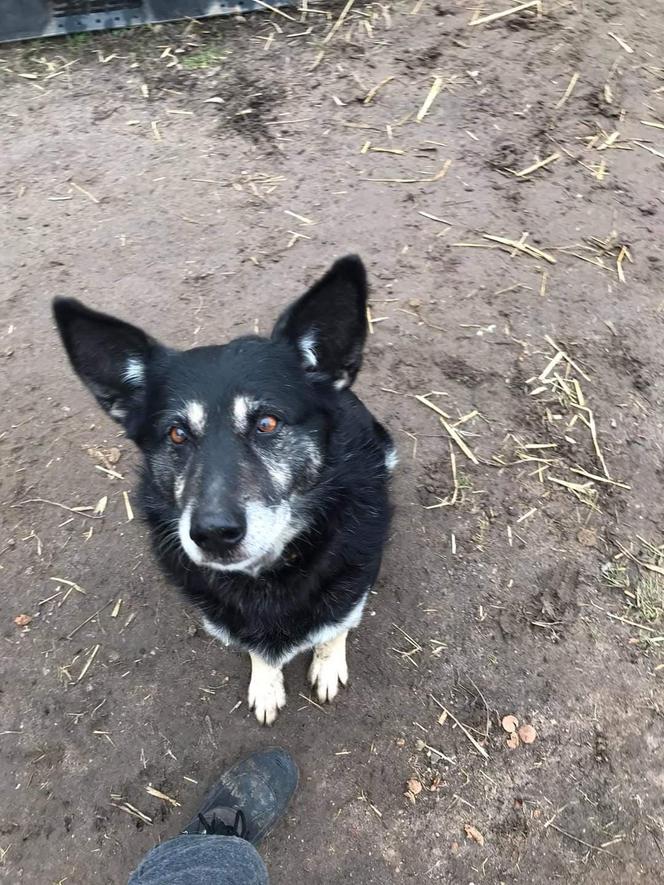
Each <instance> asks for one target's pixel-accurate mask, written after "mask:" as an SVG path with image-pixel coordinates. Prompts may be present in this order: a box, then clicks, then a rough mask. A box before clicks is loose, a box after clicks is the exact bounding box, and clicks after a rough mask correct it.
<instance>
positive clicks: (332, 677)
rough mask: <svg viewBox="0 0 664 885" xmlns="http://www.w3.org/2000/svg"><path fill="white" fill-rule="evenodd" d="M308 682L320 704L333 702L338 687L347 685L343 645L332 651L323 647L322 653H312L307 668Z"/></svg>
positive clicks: (346, 667)
mask: <svg viewBox="0 0 664 885" xmlns="http://www.w3.org/2000/svg"><path fill="white" fill-rule="evenodd" d="M309 682H310V683H311V685H312V686H313V687H314V688H315V689H316V694H317V696H318V700H319V701H320V702H321V704H324V703H326V702H328V701H332V700H334V698H335V697H336V696H337V694H338V692H339V685H347V684H348V665H347V664H346V646H345V643H344V644H343V645H339V646H337V647H336V648H334V649H333V650H330V649H329V648H324V647H323V650H322V651H319V650H318V649H316V650H315V651H314V657H313V660H312V662H311V667H310V668H309Z"/></svg>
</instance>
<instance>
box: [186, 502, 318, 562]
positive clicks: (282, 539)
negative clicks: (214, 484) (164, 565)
mask: <svg viewBox="0 0 664 885" xmlns="http://www.w3.org/2000/svg"><path fill="white" fill-rule="evenodd" d="M191 513H192V505H191V504H188V505H187V506H186V507H185V508H184V510H183V512H182V516H181V517H180V520H179V523H178V533H179V536H180V544H181V546H182V549H183V550H184V552H185V553H186V554H187V556H188V557H189V559H191V561H192V562H193V563H194V564H195V565H198V566H201V567H204V568H209V569H212V570H213V571H219V572H244V573H245V574H248V575H251V576H252V577H256V576H257V575H259V574H260V573H261V572H263V571H265V570H266V569H269V568H270V567H271V566H273V565H274V564H275V563H276V562H277V561H278V560H279V558H280V557H281V555H282V554H283V552H284V550H285V548H286V546H287V545H288V544H289V543H290V542H291V541H292V540H293V538H295V537H296V535H297V534H298V533H299V531H300V530H301V525H299V522H298V520H296V519H294V517H293V514H292V509H291V506H290V504H289V503H288V502H287V501H282V502H281V503H280V504H276V505H266V504H261V503H259V502H253V501H249V502H248V503H247V505H246V508H245V515H246V521H247V531H246V534H245V536H244V538H243V540H242V541H241V542H240V543H239V544H237V545H235V546H234V547H232V548H230V549H229V550H228V552H227V553H225V554H224V555H223V556H220V555H219V554H211V553H208V552H207V551H205V550H203V549H202V547H199V545H198V544H196V542H195V541H194V540H193V539H192V537H191V534H190V531H191Z"/></svg>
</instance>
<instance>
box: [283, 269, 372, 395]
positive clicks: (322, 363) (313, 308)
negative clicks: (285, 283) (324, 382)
mask: <svg viewBox="0 0 664 885" xmlns="http://www.w3.org/2000/svg"><path fill="white" fill-rule="evenodd" d="M367 294H368V290H367V274H366V271H365V269H364V265H363V264H362V262H361V261H360V259H359V258H358V257H357V256H356V255H348V256H347V257H346V258H340V259H339V260H338V261H336V262H335V263H334V264H333V265H332V267H331V268H330V270H328V272H327V273H326V274H325V276H324V277H322V278H321V279H320V280H319V281H318V282H317V283H315V284H314V285H313V286H312V287H311V289H309V291H308V292H306V293H305V294H304V295H303V296H302V297H301V298H299V299H298V300H297V301H295V302H294V303H293V304H291V306H290V307H289V308H287V309H286V310H285V311H284V313H283V314H282V315H281V316H280V317H279V319H278V320H277V322H276V325H275V327H274V330H273V332H272V337H273V338H275V339H278V338H281V339H286V340H288V341H290V342H291V343H292V344H294V345H295V346H296V347H297V348H298V350H299V352H300V354H301V358H302V362H303V363H304V366H305V368H307V369H309V370H311V371H314V372H320V373H322V374H324V375H327V376H328V377H330V378H332V379H333V380H334V384H335V387H337V388H338V389H342V388H344V387H350V385H351V384H352V383H353V381H354V380H355V376H356V375H357V373H358V372H359V370H360V366H361V365H362V350H363V348H364V342H365V340H366V337H367Z"/></svg>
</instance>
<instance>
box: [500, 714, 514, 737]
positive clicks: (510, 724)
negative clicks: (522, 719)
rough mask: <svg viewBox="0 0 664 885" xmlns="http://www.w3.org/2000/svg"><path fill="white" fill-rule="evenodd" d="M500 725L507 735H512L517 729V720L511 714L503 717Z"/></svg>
mask: <svg viewBox="0 0 664 885" xmlns="http://www.w3.org/2000/svg"><path fill="white" fill-rule="evenodd" d="M500 724H501V725H502V726H503V730H504V731H506V732H507V733H508V734H514V732H515V731H516V730H517V728H518V727H519V720H518V719H517V718H516V716H512V714H509V715H508V716H503V718H502V720H501V722H500Z"/></svg>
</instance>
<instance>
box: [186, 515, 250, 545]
mask: <svg viewBox="0 0 664 885" xmlns="http://www.w3.org/2000/svg"><path fill="white" fill-rule="evenodd" d="M246 531H247V523H246V521H245V518H244V516H243V515H242V514H241V513H224V512H222V511H212V512H208V511H202V512H197V513H195V514H194V515H193V517H192V520H191V528H190V529H189V535H190V536H191V540H192V541H193V542H194V543H195V544H197V545H198V546H199V547H200V548H201V550H204V551H205V552H206V553H221V554H223V553H227V552H228V551H229V550H230V548H231V547H234V546H235V545H236V544H239V543H240V541H241V540H242V538H244V536H245V534H246Z"/></svg>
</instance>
